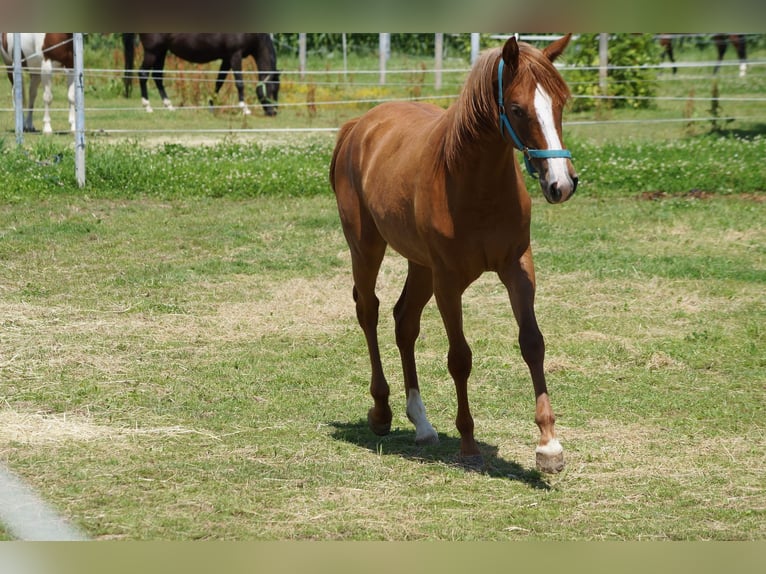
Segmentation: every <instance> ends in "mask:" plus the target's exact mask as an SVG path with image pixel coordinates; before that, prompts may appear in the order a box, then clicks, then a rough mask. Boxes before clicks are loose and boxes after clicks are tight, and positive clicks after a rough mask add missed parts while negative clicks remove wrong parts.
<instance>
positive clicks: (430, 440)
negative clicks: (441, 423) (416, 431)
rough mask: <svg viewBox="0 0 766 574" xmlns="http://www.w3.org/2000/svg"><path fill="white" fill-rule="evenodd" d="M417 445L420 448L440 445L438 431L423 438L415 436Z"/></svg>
mask: <svg viewBox="0 0 766 574" xmlns="http://www.w3.org/2000/svg"><path fill="white" fill-rule="evenodd" d="M415 444H416V445H418V446H428V445H435V444H439V435H438V434H436V431H434V432H432V433H427V434H424V435H423V436H417V435H416V436H415Z"/></svg>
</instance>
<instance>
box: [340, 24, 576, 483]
mask: <svg viewBox="0 0 766 574" xmlns="http://www.w3.org/2000/svg"><path fill="white" fill-rule="evenodd" d="M569 39H570V36H569V35H567V36H564V37H562V38H561V39H559V40H557V41H555V42H553V43H552V44H550V45H549V46H548V47H547V48H546V49H544V50H542V51H540V50H538V49H536V48H533V47H532V46H530V45H527V44H524V43H521V42H517V40H516V39H515V38H511V39H509V40H508V41H507V42H506V43H505V45H504V46H503V47H502V49H500V48H497V49H493V50H490V51H488V52H486V53H484V54H483V55H482V57H481V58H479V60H478V61H477V62H476V64H475V65H474V67H473V69H472V71H471V73H470V75H469V77H468V79H467V81H466V84H465V86H464V87H463V89H462V92H461V94H460V96H459V98H458V100H457V101H456V102H455V103H454V104H453V105H452V106H451V107H450V108H448V109H447V110H444V109H442V108H440V107H437V106H434V105H430V104H424V103H411V102H393V103H385V104H382V105H379V106H377V107H375V108H373V109H372V110H370V111H369V112H367V113H366V114H365V115H364V116H362V117H361V118H357V119H355V120H351V121H349V122H348V123H346V124H345V125H344V126H343V127H342V128H341V130H340V132H339V134H338V138H337V143H336V146H335V151H334V154H333V158H332V163H331V166H330V182H331V184H332V187H333V189H334V190H335V195H336V199H337V204H338V210H339V213H340V219H341V223H342V226H343V231H344V234H345V237H346V240H347V242H348V245H349V247H350V250H351V263H352V273H353V279H354V288H353V297H354V300H355V301H356V313H357V318H358V320H359V323H360V325H361V328H362V330H363V331H364V335H365V337H366V340H367V347H368V350H369V356H370V362H371V366H372V378H371V384H370V392H371V394H372V398H373V401H374V404H373V406H372V408H371V409H370V410H369V412H368V416H367V418H368V422H369V425H370V427H371V429H372V430H373V431H374V432H375V433H377V434H380V435H383V434H386V433H388V432H389V430H390V427H391V419H392V413H391V408H390V407H389V402H388V399H389V386H388V383H387V381H386V378H385V375H384V373H383V368H382V365H381V358H380V352H379V348H378V337H377V323H378V304H379V302H378V298H377V296H376V295H375V284H376V279H377V275H378V271H379V268H380V265H381V262H382V260H383V256H384V252H385V251H386V246H387V245H390V246H391V247H392V248H393V249H394V250H396V251H397V252H399V253H400V254H401V255H403V256H404V257H405V258H406V259H407V260H408V261H409V270H408V275H407V279H406V282H405V285H404V290H403V291H402V294H401V296H400V298H399V301H398V302H397V303H396V306H395V307H394V317H395V332H396V343H397V346H398V347H399V352H400V355H401V360H402V366H403V370H404V386H405V393H406V397H407V406H406V413H407V416H408V418H409V419H410V420H411V421H412V422H413V424H414V425H415V442H416V443H418V444H429V443H435V442H438V440H439V439H438V435H437V433H436V431H435V430H434V427H433V426H432V425H431V423H430V422H429V420H428V418H427V417H426V411H425V407H424V405H423V401H422V399H421V394H420V389H419V386H418V378H417V373H416V367H415V352H414V347H415V340H416V338H417V336H418V333H419V330H420V317H421V313H422V310H423V308H424V306H425V305H426V303H427V302H428V301H429V300H430V299H431V296H432V295H435V296H436V303H437V305H438V308H439V311H440V313H441V316H442V320H443V322H444V326H445V328H446V331H447V338H448V342H449V353H448V358H447V364H448V368H449V372H450V374H451V375H452V378H453V379H454V382H455V387H456V391H457V418H456V426H457V429H458V431H459V432H460V437H461V442H460V456H461V460H462V461H463V462H464V464H465V465H467V466H469V467H472V468H476V467H479V468H481V467H483V464H484V462H483V458H482V455H481V452H480V450H479V447H478V445H477V443H476V440H475V439H474V422H473V418H472V416H471V412H470V409H469V405H468V391H467V383H468V377H469V375H470V373H471V362H472V359H471V349H470V347H469V346H468V343H467V341H466V338H465V336H464V334H463V318H462V303H461V298H462V294H463V292H464V291H465V289H466V288H467V287H468V286H469V285H470V284H471V283H472V282H473V281H475V280H476V279H477V278H478V277H479V276H480V275H481V274H482V273H484V272H485V271H493V272H495V273H497V274H498V276H499V277H500V280H501V281H502V282H503V283H504V285H505V287H506V288H507V291H508V294H509V297H510V302H511V307H512V309H513V312H514V316H515V318H516V321H517V322H518V326H519V344H520V348H521V354H522V357H523V358H524V361H525V362H526V363H527V365H528V367H529V370H530V373H531V377H532V383H533V385H534V391H535V397H536V410H535V422H536V423H537V425H538V427H539V429H540V440H539V443H538V445H537V448H536V458H537V467H538V469H540V470H542V471H544V472H558V471H560V470H561V469H562V468H563V466H564V456H563V449H562V447H561V444H560V443H559V441H558V439H557V438H556V434H555V431H554V420H555V417H554V413H553V409H552V408H551V404H550V400H549V398H548V389H547V386H546V380H545V373H544V369H543V358H544V354H545V344H544V341H543V336H542V334H541V333H540V329H539V328H538V325H537V320H536V317H535V310H534V297H535V272H534V265H533V262H532V251H531V248H530V238H529V231H530V216H531V209H530V208H531V201H530V197H529V195H528V193H527V190H526V186H525V184H524V176H523V173H522V169H521V167H520V164H519V161H518V159H517V158H516V154H515V149H516V148H518V149H520V150H522V151H523V152H524V160H525V163H526V164H527V169H529V170H530V173H533V174H535V175H537V178H538V181H539V184H540V187H541V188H542V192H543V195H544V196H545V198H546V199H547V200H548V201H549V202H550V203H561V202H564V201H566V200H567V199H569V198H570V197H571V196H572V194H573V193H574V192H575V189H576V187H577V175H576V174H575V170H574V168H573V166H572V163H571V161H570V158H571V155H570V153H569V151H568V150H566V149H565V148H564V145H563V144H562V140H561V118H562V109H563V107H564V104H565V102H566V101H567V99H568V97H569V95H570V93H569V89H568V87H567V85H566V83H565V82H564V80H563V79H562V77H561V75H560V74H559V73H558V71H557V70H556V68H555V67H554V66H553V64H552V62H553V60H554V59H555V58H556V57H557V56H559V55H560V54H561V52H562V51H563V50H564V48H565V47H566V46H567V44H568V43H569Z"/></svg>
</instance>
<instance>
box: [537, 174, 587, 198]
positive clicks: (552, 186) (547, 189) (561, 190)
mask: <svg viewBox="0 0 766 574" xmlns="http://www.w3.org/2000/svg"><path fill="white" fill-rule="evenodd" d="M577 182H578V178H577V176H574V177H572V178H571V179H570V178H567V179H566V180H564V181H553V182H550V183H548V182H547V181H545V180H543V179H541V180H540V187H541V188H542V190H543V195H544V196H545V199H546V200H548V203H563V202H565V201H566V200H567V199H569V198H570V197H572V196H573V195H574V193H575V191H577Z"/></svg>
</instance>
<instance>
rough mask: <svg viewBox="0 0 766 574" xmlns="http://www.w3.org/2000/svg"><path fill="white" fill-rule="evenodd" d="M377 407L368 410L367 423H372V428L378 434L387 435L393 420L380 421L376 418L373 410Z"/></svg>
mask: <svg viewBox="0 0 766 574" xmlns="http://www.w3.org/2000/svg"><path fill="white" fill-rule="evenodd" d="M374 411H375V407H373V408H371V409H370V410H369V411H367V424H368V425H370V430H371V431H372V432H374V433H375V434H376V435H378V436H385V435H387V434H388V433H390V432H391V420H389V421H388V422H384V423H380V422H377V421H376V420H375V416H374V414H373V412H374Z"/></svg>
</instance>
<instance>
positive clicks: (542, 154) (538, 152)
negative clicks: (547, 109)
mask: <svg viewBox="0 0 766 574" xmlns="http://www.w3.org/2000/svg"><path fill="white" fill-rule="evenodd" d="M504 65H505V63H504V62H503V58H502V57H501V58H500V62H499V63H498V65H497V101H498V104H499V106H500V134H501V135H502V136H503V138H505V132H506V130H507V131H508V133H509V134H511V139H512V140H513V143H514V144H516V147H517V148H519V149H520V150H521V152H522V153H523V154H524V165H526V166H527V171H528V172H529V175H531V176H535V175H537V170H536V169H535V167H534V166H533V165H532V162H531V161H529V160H530V159H531V158H536V159H548V158H552V157H566V158H570V159H571V158H572V154H571V153H570V151H569V150H568V149H529V148H528V147H527V146H525V145H524V144H523V143H522V142H521V139H520V138H519V136H518V135H516V132H515V131H514V130H513V127H512V126H511V121H510V120H509V119H508V116H507V115H506V113H505V104H504V103H503V66H504Z"/></svg>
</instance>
